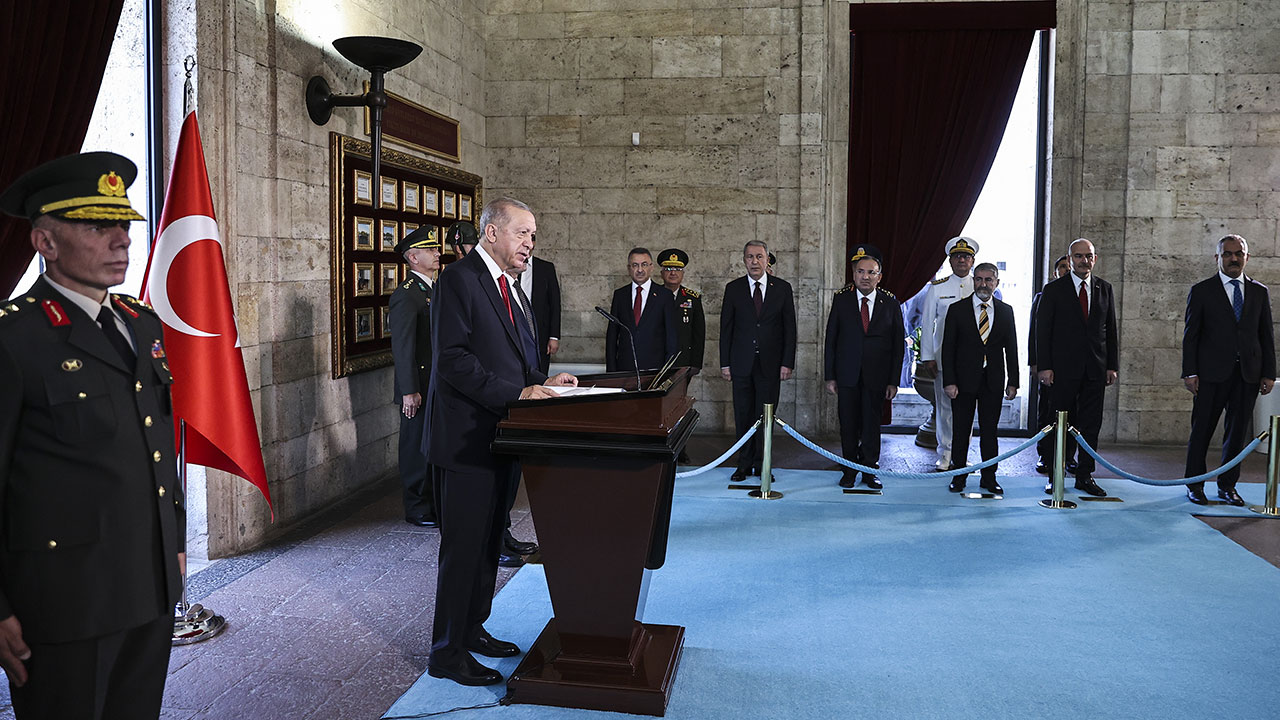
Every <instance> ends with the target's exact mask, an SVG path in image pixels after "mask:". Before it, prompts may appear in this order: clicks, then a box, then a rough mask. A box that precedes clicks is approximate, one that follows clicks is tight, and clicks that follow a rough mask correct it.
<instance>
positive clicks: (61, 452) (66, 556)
mask: <svg viewBox="0 0 1280 720" xmlns="http://www.w3.org/2000/svg"><path fill="white" fill-rule="evenodd" d="M136 175H137V169H136V167H135V166H134V164H133V163H132V162H130V161H129V160H128V159H126V158H124V157H121V156H119V155H116V154H115V153H106V152H96V153H85V154H82V155H71V156H67V157H63V158H59V159H57V160H53V161H51V162H48V163H46V164H44V165H41V166H40V167H38V168H36V169H34V170H31V171H30V172H28V173H27V174H25V175H23V176H22V177H20V178H19V179H18V180H17V181H16V182H14V184H13V185H12V186H11V187H10V188H9V189H8V190H6V191H5V193H4V194H3V195H0V210H3V211H4V212H6V213H8V214H10V215H16V216H19V217H27V218H29V219H30V220H31V225H32V229H31V244H32V245H33V246H34V247H35V250H36V252H38V253H39V254H40V256H41V257H42V258H43V259H44V264H45V272H44V274H42V275H41V276H40V278H39V279H38V280H36V282H35V284H34V285H33V286H32V287H31V289H30V290H29V291H28V292H27V293H26V294H25V295H24V296H22V297H17V298H14V299H13V300H12V301H10V302H8V303H5V304H3V305H0V376H3V378H4V381H3V382H0V527H3V528H4V535H5V542H4V543H3V545H2V546H0V666H3V667H4V670H5V673H6V674H7V675H8V677H9V683H10V688H11V690H12V697H13V709H14V713H15V715H16V717H17V718H19V720H24V719H26V718H100V717H108V718H156V717H158V716H159V714H160V702H161V698H162V696H163V694H164V682H165V677H166V673H167V670H168V663H169V647H170V641H171V639H172V635H173V618H174V613H173V611H174V604H175V603H176V602H177V601H178V599H179V598H180V597H181V593H182V573H183V572H184V570H185V568H184V565H185V561H186V557H185V554H184V552H183V549H184V543H185V538H186V522H185V519H186V514H185V511H184V508H183V497H182V486H181V484H179V482H178V477H177V464H176V460H177V455H176V452H175V451H174V426H173V409H172V404H171V400H170V393H169V387H170V385H171V384H172V383H173V376H172V375H171V374H170V373H169V367H168V361H167V360H166V359H165V351H164V343H163V339H162V338H163V332H162V328H163V326H162V324H161V322H160V319H159V317H157V316H156V314H155V312H154V311H153V310H152V309H151V308H150V307H148V306H146V305H144V304H142V303H141V302H139V301H137V300H135V299H134V298H131V297H128V296H124V295H115V294H111V293H110V292H109V290H110V288H112V287H114V286H116V285H119V284H120V283H122V282H124V280H125V271H126V270H127V268H128V265H129V253H128V248H129V243H130V241H129V233H128V227H129V222H130V221H132V220H141V219H142V216H141V215H139V214H138V213H137V212H136V211H134V209H133V208H132V207H130V205H129V200H128V197H127V196H126V194H125V190H126V188H128V186H129V184H130V183H132V182H133V179H134V177H135V176H136Z"/></svg>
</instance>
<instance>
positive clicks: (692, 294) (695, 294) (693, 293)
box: [680, 288, 702, 298]
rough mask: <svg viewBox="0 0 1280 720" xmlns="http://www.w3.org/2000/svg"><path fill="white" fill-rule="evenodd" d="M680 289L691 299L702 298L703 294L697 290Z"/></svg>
mask: <svg viewBox="0 0 1280 720" xmlns="http://www.w3.org/2000/svg"><path fill="white" fill-rule="evenodd" d="M680 289H681V290H683V291H684V294H685V295H688V296H689V297H695V298H700V297H702V293H701V292H698V291H697V290H693V289H691V288H680Z"/></svg>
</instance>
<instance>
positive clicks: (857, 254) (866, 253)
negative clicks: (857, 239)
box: [849, 245, 884, 263]
mask: <svg viewBox="0 0 1280 720" xmlns="http://www.w3.org/2000/svg"><path fill="white" fill-rule="evenodd" d="M864 258H871V259H872V260H875V261H876V262H878V263H883V262H884V258H882V257H881V256H880V249H879V248H877V247H876V246H875V245H854V246H853V254H852V255H850V256H849V262H851V263H856V262H858V261H859V260H862V259H864Z"/></svg>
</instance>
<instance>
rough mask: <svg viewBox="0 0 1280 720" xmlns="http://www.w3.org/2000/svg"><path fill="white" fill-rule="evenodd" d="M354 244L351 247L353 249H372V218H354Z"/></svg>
mask: <svg viewBox="0 0 1280 720" xmlns="http://www.w3.org/2000/svg"><path fill="white" fill-rule="evenodd" d="M354 221H355V225H356V229H355V244H354V245H352V248H354V249H355V250H372V249H373V219H372V218H365V217H357V218H355V219H354Z"/></svg>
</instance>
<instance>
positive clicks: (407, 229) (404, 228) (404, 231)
mask: <svg viewBox="0 0 1280 720" xmlns="http://www.w3.org/2000/svg"><path fill="white" fill-rule="evenodd" d="M420 227H422V226H421V225H419V224H418V223H411V222H407V223H400V228H401V231H400V237H402V238H407V237H409V233H411V232H413V231H414V230H417V229H418V228H420Z"/></svg>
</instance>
